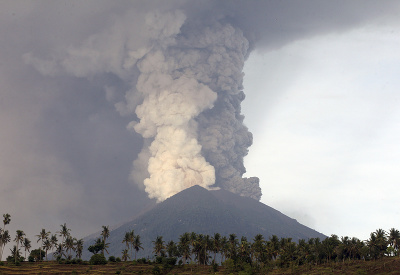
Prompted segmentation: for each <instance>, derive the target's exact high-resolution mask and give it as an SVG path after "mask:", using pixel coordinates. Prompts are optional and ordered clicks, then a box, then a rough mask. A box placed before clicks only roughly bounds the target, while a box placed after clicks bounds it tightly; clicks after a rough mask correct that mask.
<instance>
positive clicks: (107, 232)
mask: <svg viewBox="0 0 400 275" xmlns="http://www.w3.org/2000/svg"><path fill="white" fill-rule="evenodd" d="M102 227H103V231H101V236H102V237H103V243H104V248H103V250H102V251H101V254H103V255H104V250H105V248H106V240H107V238H108V237H110V230H109V229H108V225H107V226H104V225H103V226H102ZM106 252H107V249H106ZM107 253H108V252H107Z"/></svg>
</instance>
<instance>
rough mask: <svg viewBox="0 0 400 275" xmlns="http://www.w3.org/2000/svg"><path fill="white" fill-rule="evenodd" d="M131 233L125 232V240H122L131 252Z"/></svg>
mask: <svg viewBox="0 0 400 275" xmlns="http://www.w3.org/2000/svg"><path fill="white" fill-rule="evenodd" d="M130 238H131V237H130V233H129V232H125V236H124V239H123V240H122V243H125V245H126V248H127V249H128V250H129V243H130V242H131V240H130Z"/></svg>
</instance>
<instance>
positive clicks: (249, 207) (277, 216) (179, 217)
mask: <svg viewBox="0 0 400 275" xmlns="http://www.w3.org/2000/svg"><path fill="white" fill-rule="evenodd" d="M132 229H134V231H135V234H136V235H137V234H139V235H140V236H141V241H142V243H143V247H144V250H143V251H140V253H138V257H143V256H152V255H153V253H152V250H153V248H152V247H153V245H152V241H154V240H155V238H156V237H157V236H163V240H164V241H169V240H174V241H177V240H178V238H179V236H180V235H181V234H183V233H185V232H196V233H201V234H208V235H210V236H211V235H214V233H220V234H221V235H225V236H228V235H229V234H231V233H234V234H236V235H237V236H238V238H240V237H241V236H245V237H247V238H248V240H252V239H253V238H254V236H255V235H257V234H262V235H263V236H264V238H265V239H268V237H270V236H271V235H277V236H278V237H291V238H292V239H293V240H294V241H297V240H299V239H308V238H312V237H319V238H324V237H325V236H324V235H323V234H321V233H318V232H317V231H315V230H313V229H310V228H308V227H306V226H304V225H301V224H300V223H298V222H297V221H296V220H294V219H291V218H289V217H288V216H285V215H284V214H282V213H280V212H279V211H277V210H275V209H273V208H271V207H269V206H267V205H265V204H263V203H261V202H258V201H256V200H254V199H251V198H247V197H241V196H238V195H236V194H233V193H231V192H228V191H225V190H216V191H208V190H206V189H204V188H202V187H200V186H193V187H191V188H188V189H186V190H183V191H182V192H180V193H178V194H176V195H174V196H172V197H171V198H169V199H167V200H165V201H164V202H162V203H159V204H158V205H157V206H155V207H154V208H152V209H150V210H149V211H147V212H145V213H144V214H142V215H141V216H139V217H137V218H136V219H134V220H132V221H130V222H128V223H125V224H123V225H121V226H120V227H118V228H116V229H114V230H112V231H111V232H110V237H109V239H108V241H107V242H109V243H110V248H109V249H108V251H109V253H110V254H109V255H115V256H121V251H122V249H124V248H125V244H122V240H123V238H124V235H125V232H127V231H130V230H132ZM90 243H91V241H86V245H85V254H84V257H85V258H87V257H89V256H90V253H89V252H87V248H86V247H87V246H88V245H89V244H90Z"/></svg>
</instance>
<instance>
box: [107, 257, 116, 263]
mask: <svg viewBox="0 0 400 275" xmlns="http://www.w3.org/2000/svg"><path fill="white" fill-rule="evenodd" d="M108 261H109V262H113V263H115V262H116V261H117V260H116V259H115V257H114V256H110V257H108Z"/></svg>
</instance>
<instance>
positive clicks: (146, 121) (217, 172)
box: [130, 13, 261, 200]
mask: <svg viewBox="0 0 400 275" xmlns="http://www.w3.org/2000/svg"><path fill="white" fill-rule="evenodd" d="M178 14H179V15H180V13H178ZM179 15H175V16H168V17H169V18H171V19H173V22H167V20H162V21H164V25H163V28H162V29H161V31H160V32H161V33H162V34H163V35H161V38H159V39H158V41H156V42H155V43H154V44H152V45H151V50H147V51H148V53H147V54H146V55H145V56H144V57H143V58H142V59H141V60H140V61H139V62H138V63H137V67H138V69H139V71H140V76H139V79H138V82H137V85H136V88H137V91H138V92H139V93H140V94H141V95H142V96H143V98H144V100H143V103H142V104H141V105H139V106H137V107H136V110H135V112H136V115H137V116H138V118H139V122H138V123H136V122H132V123H131V124H130V127H132V128H134V129H135V131H136V132H138V133H140V134H142V136H143V137H144V138H146V139H151V140H152V142H151V145H150V147H149V148H146V147H145V148H144V149H143V152H142V154H141V157H142V156H144V155H146V156H147V157H148V158H147V157H143V159H141V161H137V162H135V168H134V171H137V172H139V171H138V170H140V169H143V162H147V163H148V169H147V170H148V172H149V175H148V177H147V178H146V179H144V181H143V182H144V185H145V190H146V191H147V192H148V193H149V195H150V197H155V198H157V199H158V200H163V199H165V198H168V197H169V196H171V195H173V194H175V193H177V192H179V191H181V190H183V189H185V188H187V187H190V186H193V185H195V184H198V185H201V186H203V187H206V188H208V187H211V186H215V187H222V188H224V189H227V190H230V191H232V192H235V193H238V194H241V195H245V196H250V197H253V198H255V199H259V198H260V196H261V192H260V188H259V186H258V179H257V178H252V179H242V175H243V173H244V172H245V169H244V166H243V157H244V156H245V155H246V154H247V147H248V146H250V145H251V142H252V137H251V134H250V133H249V132H248V131H247V128H246V127H245V126H244V125H243V116H242V115H241V114H240V102H241V101H242V100H243V99H244V95H243V92H242V91H241V89H242V79H243V73H242V69H243V64H244V60H245V57H246V55H247V51H248V41H247V40H246V38H245V37H244V36H243V34H242V32H241V31H240V30H238V29H235V28H233V27H232V26H231V25H229V24H225V25H224V24H220V23H218V22H214V23H211V24H207V26H200V27H199V26H196V27H194V28H193V27H192V28H191V27H186V26H182V27H181V28H180V29H181V32H179V33H178V32H176V30H177V29H175V30H174V31H169V30H172V29H173V28H172V27H169V25H168V23H169V24H171V25H172V26H175V27H176V26H179V24H178V23H180V21H179V20H180V19H182V18H183V15H182V16H179ZM164 16H165V15H164ZM156 17H157V18H158V20H160V17H162V16H161V15H158V16H156ZM151 18H153V19H154V15H151ZM153 23H154V20H151V24H153ZM182 23H183V21H182ZM165 34H168V35H169V36H165ZM172 37H174V38H173V39H172ZM146 152H147V153H146ZM204 157H205V158H204ZM139 183H141V181H139Z"/></svg>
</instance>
